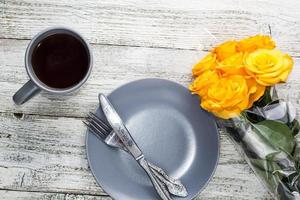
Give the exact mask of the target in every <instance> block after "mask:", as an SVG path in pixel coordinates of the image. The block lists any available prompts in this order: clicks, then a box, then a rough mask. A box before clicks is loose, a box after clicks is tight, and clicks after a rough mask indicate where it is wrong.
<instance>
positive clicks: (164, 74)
mask: <svg viewBox="0 0 300 200" xmlns="http://www.w3.org/2000/svg"><path fill="white" fill-rule="evenodd" d="M27 43H28V41H22V40H10V39H0V66H1V73H0V103H1V106H0V112H17V113H25V114H42V115H53V116H74V117H83V116H85V115H86V113H87V112H88V111H91V110H94V109H95V108H96V107H97V94H98V93H99V92H103V93H106V94H107V93H109V92H110V91H112V90H113V89H115V88H116V87H118V86H120V85H122V84H124V83H127V82H130V81H133V80H137V79H142V78H153V77H156V78H166V79H169V80H173V81H176V82H178V83H181V84H183V85H184V86H187V85H188V84H189V82H190V81H191V68H192V65H193V64H194V63H196V62H197V60H199V59H200V58H201V57H202V56H204V55H205V54H206V52H203V51H192V50H178V49H156V48H145V47H125V46H107V45H93V46H92V48H93V51H94V57H95V62H94V68H93V71H92V75H91V77H90V79H89V80H88V82H87V83H86V84H85V85H84V87H83V88H82V89H81V90H80V91H79V92H78V93H77V94H75V95H67V96H57V95H49V94H46V93H42V94H39V95H37V96H36V97H34V98H33V99H31V100H30V101H29V102H27V103H25V104H24V105H22V106H16V105H14V103H13V102H12V99H11V98H12V96H13V94H14V93H15V91H17V90H18V89H19V88H20V87H21V86H22V85H23V84H24V83H25V82H26V81H27V80H28V76H27V74H26V71H25V68H24V66H23V65H24V58H23V57H24V53H25V49H26V45H27ZM299 60H300V59H295V62H296V64H295V67H294V71H293V73H292V74H291V76H290V80H289V83H288V84H284V85H282V86H280V87H279V88H280V92H281V93H283V94H284V95H286V94H287V93H286V89H288V88H291V89H290V90H288V91H289V93H290V95H297V94H299V87H298V79H299V78H298V77H299V76H300V68H299V67H298V66H299V64H300V62H299ZM293 99H294V100H295V106H296V107H297V108H300V102H297V101H296V100H297V99H298V98H296V97H295V98H293ZM298 110H300V109H298Z"/></svg>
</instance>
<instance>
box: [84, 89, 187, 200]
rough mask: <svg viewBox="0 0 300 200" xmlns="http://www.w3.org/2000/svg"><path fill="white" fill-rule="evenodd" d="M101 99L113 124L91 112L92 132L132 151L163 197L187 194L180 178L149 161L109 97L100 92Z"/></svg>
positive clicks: (129, 151)
mask: <svg viewBox="0 0 300 200" xmlns="http://www.w3.org/2000/svg"><path fill="white" fill-rule="evenodd" d="M99 101H100V104H101V107H102V109H103V111H104V113H105V114H106V117H107V120H108V122H109V123H110V125H112V126H110V125H107V124H106V123H105V122H103V121H102V120H101V119H99V118H98V117H97V116H96V115H94V114H92V113H90V114H89V115H88V117H87V122H84V123H85V124H86V125H87V127H88V128H89V129H90V130H91V132H93V133H94V134H96V135H97V136H99V137H100V138H101V139H102V140H103V141H104V142H105V143H106V144H108V145H109V146H112V147H117V148H121V149H122V150H125V151H126V152H128V153H131V155H133V157H134V158H135V159H136V160H137V162H138V163H139V164H140V166H142V168H143V169H144V170H145V171H146V173H147V174H148V176H149V178H150V180H151V181H152V183H153V185H154V188H155V189H156V191H157V192H158V194H159V195H160V197H161V198H162V199H171V197H170V195H169V193H168V192H170V193H171V194H174V195H176V196H182V197H185V196H187V195H188V193H187V191H186V189H185V187H184V186H183V184H182V183H181V182H180V181H179V180H176V179H173V178H171V177H169V176H168V175H167V174H166V173H165V172H164V171H163V170H162V169H161V168H159V167H157V166H155V165H153V164H151V163H148V161H147V160H146V159H145V158H144V155H143V153H142V151H141V150H140V149H139V147H138V146H137V145H136V143H135V141H134V140H133V139H132V137H131V135H130V133H129V131H128V130H127V128H126V127H125V125H124V124H123V122H122V120H121V119H120V117H119V116H118V114H117V113H116V111H115V110H114V108H113V107H112V105H111V104H110V102H109V101H108V99H107V98H106V97H105V96H104V95H101V94H100V95H99ZM118 136H120V137H118Z"/></svg>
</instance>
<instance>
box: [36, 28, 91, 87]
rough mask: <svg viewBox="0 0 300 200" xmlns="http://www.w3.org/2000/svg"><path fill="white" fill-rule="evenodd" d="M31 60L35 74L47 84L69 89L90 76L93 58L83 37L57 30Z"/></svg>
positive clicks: (40, 45) (42, 44)
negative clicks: (88, 73) (87, 75)
mask: <svg viewBox="0 0 300 200" xmlns="http://www.w3.org/2000/svg"><path fill="white" fill-rule="evenodd" d="M31 63H32V68H33V71H34V73H35V75H36V76H37V78H38V79H39V80H40V81H41V82H43V83H44V84H45V85H47V86H48V87H52V88H68V87H72V86H74V85H76V84H78V83H79V82H80V81H81V80H82V79H83V78H84V77H85V76H86V74H87V72H88V69H89V65H90V58H89V53H88V50H87V48H86V47H85V46H84V43H83V42H82V41H81V40H80V39H78V38H76V37H75V36H72V35H69V34H65V33H57V34H53V35H50V36H48V37H46V38H44V39H43V40H42V41H40V42H39V44H38V45H36V47H35V48H34V50H33V53H32V56H31Z"/></svg>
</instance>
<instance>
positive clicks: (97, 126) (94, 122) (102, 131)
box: [83, 112, 112, 139]
mask: <svg viewBox="0 0 300 200" xmlns="http://www.w3.org/2000/svg"><path fill="white" fill-rule="evenodd" d="M83 123H84V124H85V125H86V126H87V127H88V129H89V130H90V131H92V132H93V133H94V134H96V135H98V136H100V137H101V138H102V139H105V138H106V137H107V136H108V135H109V133H110V132H111V131H112V128H111V127H110V126H108V125H107V124H106V123H105V122H104V121H103V120H101V119H100V118H99V117H97V116H96V115H95V114H94V113H92V112H90V113H89V114H88V116H87V118H86V120H85V121H83Z"/></svg>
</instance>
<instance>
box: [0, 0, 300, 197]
mask: <svg viewBox="0 0 300 200" xmlns="http://www.w3.org/2000/svg"><path fill="white" fill-rule="evenodd" d="M299 8H300V1H297V0H287V1H282V0H273V1H268V0H260V1H253V0H243V1H241V0H202V1H199V0H190V1H188V2H187V1H184V0H151V1H143V0H114V1H112V0H102V1H93V0H85V1H77V0H68V1H62V0H52V1H40V0H19V1H15V0H0V67H1V73H0V152H1V154H0V197H1V199H4V200H21V199H22V200H23V199H25V200H29V199H30V200H31V199H33V200H37V199H41V200H46V199H47V200H48V199H53V200H61V199H67V200H109V199H111V198H110V197H108V196H107V194H106V193H105V191H103V190H102V189H101V187H99V186H98V184H97V183H96V181H95V179H94V178H93V176H92V174H91V172H90V169H89V167H88V163H87V160H86V154H85V144H84V138H85V133H84V132H85V128H84V127H83V125H82V123H81V119H82V117H84V116H85V115H86V113H87V112H88V111H92V110H94V109H95V108H96V107H97V98H96V97H97V93H99V92H103V93H106V94H108V93H109V92H110V91H112V90H113V89H115V88H116V87H118V86H120V85H122V84H124V83H127V82H129V81H133V80H137V79H141V78H165V79H169V80H173V81H176V82H178V83H180V84H183V85H184V86H187V85H188V84H189V82H190V81H191V74H190V71H191V66H192V65H193V64H194V63H195V62H197V60H198V59H200V58H201V57H202V56H203V55H204V54H206V51H207V50H209V49H210V48H211V47H212V46H213V45H215V44H217V43H219V42H222V41H225V40H228V39H233V38H236V39H238V38H242V37H245V36H249V35H253V34H257V33H263V34H271V35H272V36H273V37H274V39H275V40H276V41H277V43H278V47H279V48H280V49H282V50H283V51H285V52H287V53H290V54H291V55H292V56H293V57H294V58H295V63H296V64H295V68H294V70H293V73H292V74H291V76H290V78H289V82H288V83H287V84H283V85H280V86H278V91H279V94H280V96H281V97H282V98H284V99H285V100H290V101H291V102H292V103H293V104H294V105H295V107H296V108H297V109H298V112H297V114H298V116H299V114H300V101H299V99H300V83H299V76H300V68H299V64H300V61H299V60H300V58H299V56H300V39H299V35H300V13H299ZM56 25H63V26H68V27H71V28H73V29H75V30H78V31H79V32H81V33H82V34H83V35H84V36H85V37H86V38H87V39H88V41H89V42H90V43H92V44H93V45H92V48H93V52H94V57H95V64H94V68H93V72H92V75H91V77H90V79H89V80H88V82H87V84H85V85H84V87H83V88H82V89H81V90H80V91H79V92H77V93H76V94H70V95H67V96H55V95H50V94H47V93H44V92H42V93H41V94H39V95H37V96H36V97H34V98H33V99H31V100H30V101H29V102H28V103H26V104H25V105H23V106H16V105H14V104H13V102H12V100H11V97H12V95H13V94H14V92H15V91H17V90H18V89H19V88H20V87H21V86H22V85H23V84H24V83H25V82H26V81H27V80H28V77H27V75H26V72H25V69H24V66H23V65H24V53H25V49H26V46H27V44H28V42H29V39H31V38H32V37H33V36H34V35H35V34H36V33H37V32H39V31H40V30H42V29H43V28H46V27H49V26H56ZM220 138H221V155H220V161H219V165H218V168H217V170H216V174H215V175H214V177H213V179H212V181H211V182H210V183H209V185H208V186H207V188H206V189H205V190H204V191H203V192H202V193H201V195H200V196H199V197H197V198H196V199H197V200H200V199H201V200H202V199H203V200H207V199H208V200H223V199H225V200H226V199H239V200H240V199H241V200H244V199H245V200H248V199H249V200H252V199H272V197H271V196H270V194H269V193H268V192H267V191H266V190H265V189H264V188H263V186H262V185H261V184H260V182H259V181H258V179H257V178H256V177H255V175H254V174H253V172H252V171H251V170H250V168H249V166H248V165H247V164H246V163H245V161H244V159H243V158H242V157H241V156H240V155H239V154H238V152H237V151H236V150H235V147H234V145H233V144H232V143H231V141H230V140H229V138H228V137H227V136H226V134H225V133H221V134H220Z"/></svg>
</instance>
